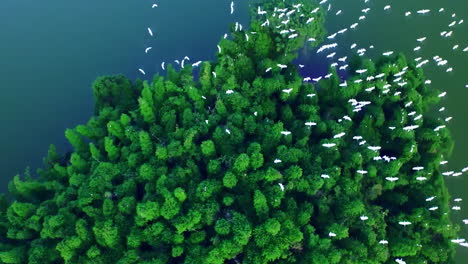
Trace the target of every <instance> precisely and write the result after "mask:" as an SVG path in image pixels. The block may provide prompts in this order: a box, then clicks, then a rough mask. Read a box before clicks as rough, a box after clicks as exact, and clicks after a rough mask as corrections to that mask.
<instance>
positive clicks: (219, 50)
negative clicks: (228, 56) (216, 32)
mask: <svg viewBox="0 0 468 264" xmlns="http://www.w3.org/2000/svg"><path fill="white" fill-rule="evenodd" d="M216 46H217V47H218V52H219V53H221V46H219V45H216Z"/></svg>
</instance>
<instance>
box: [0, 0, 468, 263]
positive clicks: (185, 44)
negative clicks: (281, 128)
mask: <svg viewBox="0 0 468 264" xmlns="http://www.w3.org/2000/svg"><path fill="white" fill-rule="evenodd" d="M157 2H158V4H159V7H158V8H155V9H151V4H152V3H153V2H152V1H115V0H114V1H111V0H100V1H90V0H82V1H74V2H72V1H59V0H49V1H47V2H43V1H33V0H3V1H1V2H0V32H1V35H0V80H1V81H2V83H1V89H2V96H1V97H0V113H1V115H0V146H1V148H0V167H1V175H2V178H1V185H0V191H2V192H5V191H6V190H7V182H8V181H9V180H10V179H11V178H12V177H13V176H14V175H15V174H17V173H22V172H23V171H24V168H25V167H26V166H31V169H32V171H33V172H34V171H35V169H36V168H37V167H40V166H42V158H43V157H44V156H45V155H46V154H47V149H48V146H49V144H51V143H53V144H56V145H57V147H58V150H59V151H60V152H65V151H68V150H69V149H70V147H69V145H68V143H67V142H66V139H65V137H64V131H65V129H66V128H72V127H74V126H76V125H77V124H82V123H85V122H86V121H87V120H88V119H89V117H90V115H91V114H92V112H93V104H94V103H93V97H92V89H91V84H92V82H93V80H94V79H95V78H96V77H97V76H100V75H105V74H118V73H123V74H125V75H126V76H128V77H130V78H131V79H135V78H137V77H144V76H142V75H141V74H139V72H138V68H142V69H144V70H145V71H146V73H147V75H146V76H148V77H149V76H150V75H151V74H153V73H156V72H158V71H159V70H160V64H161V62H162V61H166V63H168V62H172V61H174V60H175V59H179V60H181V59H182V58H183V57H184V56H189V57H190V58H191V62H195V61H197V60H210V59H214V54H215V52H216V51H217V49H216V43H217V41H218V40H219V39H220V38H222V36H223V35H224V33H226V32H227V31H228V26H229V23H232V22H235V21H239V22H240V23H241V24H243V25H245V26H246V25H248V21H249V20H248V14H247V6H248V1H240V0H238V1H236V11H235V13H234V15H232V16H231V15H229V3H230V1H227V0H222V1H220V0H199V1H191V0H171V1H169V0H161V1H157ZM331 3H332V7H331V11H330V13H329V15H328V19H327V29H328V31H329V32H330V33H333V32H336V31H338V30H340V29H342V28H344V27H349V25H351V24H352V23H354V22H359V26H358V27H357V28H356V30H348V32H347V33H346V34H344V35H339V36H337V37H336V39H335V40H334V41H329V42H338V43H339V47H338V51H337V52H338V54H337V55H336V56H337V57H342V56H345V55H348V56H349V54H350V50H349V47H350V45H351V44H353V43H357V44H358V47H357V48H367V50H368V52H367V54H366V55H369V56H370V57H376V56H377V55H379V54H381V53H382V52H384V51H387V50H394V51H395V52H400V51H401V52H404V53H406V54H407V55H408V57H409V58H416V57H419V56H421V57H423V58H424V59H426V58H427V59H430V60H431V62H430V63H429V64H428V65H427V67H426V66H425V67H424V68H423V69H424V70H425V72H426V75H427V76H428V77H429V78H430V79H431V80H432V85H435V86H438V87H440V88H442V89H443V90H445V91H447V92H448V95H447V96H446V97H445V98H444V99H443V100H442V105H443V106H446V107H447V110H446V111H445V112H444V114H443V116H444V117H447V116H453V120H452V121H450V123H449V127H450V129H451V131H452V134H453V137H454V139H455V142H456V146H455V149H454V153H453V156H452V157H451V158H450V159H449V164H448V165H446V166H447V170H455V171H459V170H460V169H461V168H463V167H465V166H467V165H468V157H467V154H466V149H468V139H467V135H468V133H467V132H466V131H467V129H468V114H467V113H468V107H467V104H466V101H465V100H466V98H467V96H468V89H467V88H465V87H464V86H465V84H468V70H467V67H466V65H467V62H468V52H465V53H463V52H462V51H461V50H462V49H463V48H465V47H467V46H468V26H467V25H466V23H463V24H460V25H457V26H455V27H454V28H453V30H454V33H453V36H452V37H450V38H442V37H441V36H440V35H439V33H440V32H441V31H444V30H451V29H448V24H449V23H450V22H451V21H453V20H454V19H457V20H459V19H463V18H466V19H467V21H468V2H467V1H462V0H453V1H438V0H430V1H427V0H413V1H399V2H396V1H383V0H374V1H370V3H368V4H367V5H364V1H361V0H337V1H331ZM388 3H390V4H391V5H392V7H391V9H390V10H387V11H384V10H383V7H384V5H386V4H388ZM365 6H368V7H370V8H371V11H370V12H369V14H368V15H367V17H366V19H364V20H362V21H358V19H357V18H358V17H359V16H360V15H361V9H363V8H364V7H365ZM441 7H444V8H445V11H444V12H442V13H438V12H437V10H439V8H441ZM424 8H428V9H431V13H429V14H427V15H417V14H416V11H417V10H419V9H424ZM340 9H341V10H342V14H341V15H339V16H336V15H334V14H335V13H336V12H337V11H338V10H340ZM406 11H411V12H412V15H411V16H408V17H405V15H404V13H405V12H406ZM453 13H456V17H455V18H452V14H453ZM147 27H151V28H152V29H153V32H154V33H155V34H154V37H152V38H151V37H150V36H149V34H148V32H147ZM423 36H427V38H428V39H427V40H426V41H424V42H423V43H421V47H422V48H421V50H420V51H418V52H415V51H413V49H414V48H415V47H416V46H418V42H417V41H416V39H417V38H420V37H423ZM456 44H459V45H460V47H459V48H458V49H457V50H452V47H453V46H454V45H456ZM370 45H374V46H375V47H374V49H370V48H369V46H370ZM148 46H152V47H153V49H152V50H150V52H149V53H148V54H145V53H144V49H145V48H146V47H148ZM314 53H315V52H311V51H309V52H302V53H301V56H302V58H301V59H300V61H301V63H303V64H306V67H305V69H304V71H305V72H307V74H310V76H311V77H312V78H314V77H318V76H319V75H321V74H323V73H324V71H325V70H326V66H327V65H328V64H327V63H324V62H325V61H326V60H323V58H324V55H325V54H324V55H321V56H316V55H314ZM435 55H439V56H441V57H443V58H444V59H447V60H448V61H449V64H450V66H451V67H453V68H454V70H453V72H451V73H446V72H445V68H443V69H441V68H439V67H435V66H433V65H434V64H433V63H432V57H433V56H435ZM318 58H319V59H320V60H321V63H318V64H317V59H318ZM314 61H315V62H314ZM312 64H314V65H312ZM446 179H447V184H448V186H449V189H450V191H451V194H452V197H453V198H455V197H462V198H465V200H464V201H463V202H462V203H461V207H462V208H464V207H468V195H467V194H466V193H467V192H466V191H465V190H467V188H468V179H467V178H466V177H463V176H461V177H448V178H446ZM453 215H454V220H456V221H458V222H460V221H461V219H463V218H465V217H466V218H468V213H467V211H466V210H465V211H463V210H462V211H459V212H456V211H454V212H453ZM463 216H465V217H463ZM461 237H468V229H467V227H465V226H462V234H461ZM467 260H468V249H464V248H461V249H460V250H459V251H458V255H457V263H460V264H463V263H468V261H467Z"/></svg>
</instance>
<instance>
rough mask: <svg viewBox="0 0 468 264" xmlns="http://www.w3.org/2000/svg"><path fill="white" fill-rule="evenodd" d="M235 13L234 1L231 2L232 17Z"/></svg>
mask: <svg viewBox="0 0 468 264" xmlns="http://www.w3.org/2000/svg"><path fill="white" fill-rule="evenodd" d="M233 13H234V1H231V15H232V14H233Z"/></svg>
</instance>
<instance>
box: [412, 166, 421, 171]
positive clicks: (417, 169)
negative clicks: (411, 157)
mask: <svg viewBox="0 0 468 264" xmlns="http://www.w3.org/2000/svg"><path fill="white" fill-rule="evenodd" d="M423 169H424V167H422V166H418V167H413V170H415V171H420V170H423Z"/></svg>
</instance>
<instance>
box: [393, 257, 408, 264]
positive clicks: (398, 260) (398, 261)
mask: <svg viewBox="0 0 468 264" xmlns="http://www.w3.org/2000/svg"><path fill="white" fill-rule="evenodd" d="M395 262H396V263H398V264H406V262H405V261H404V260H403V259H400V258H397V259H395Z"/></svg>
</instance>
